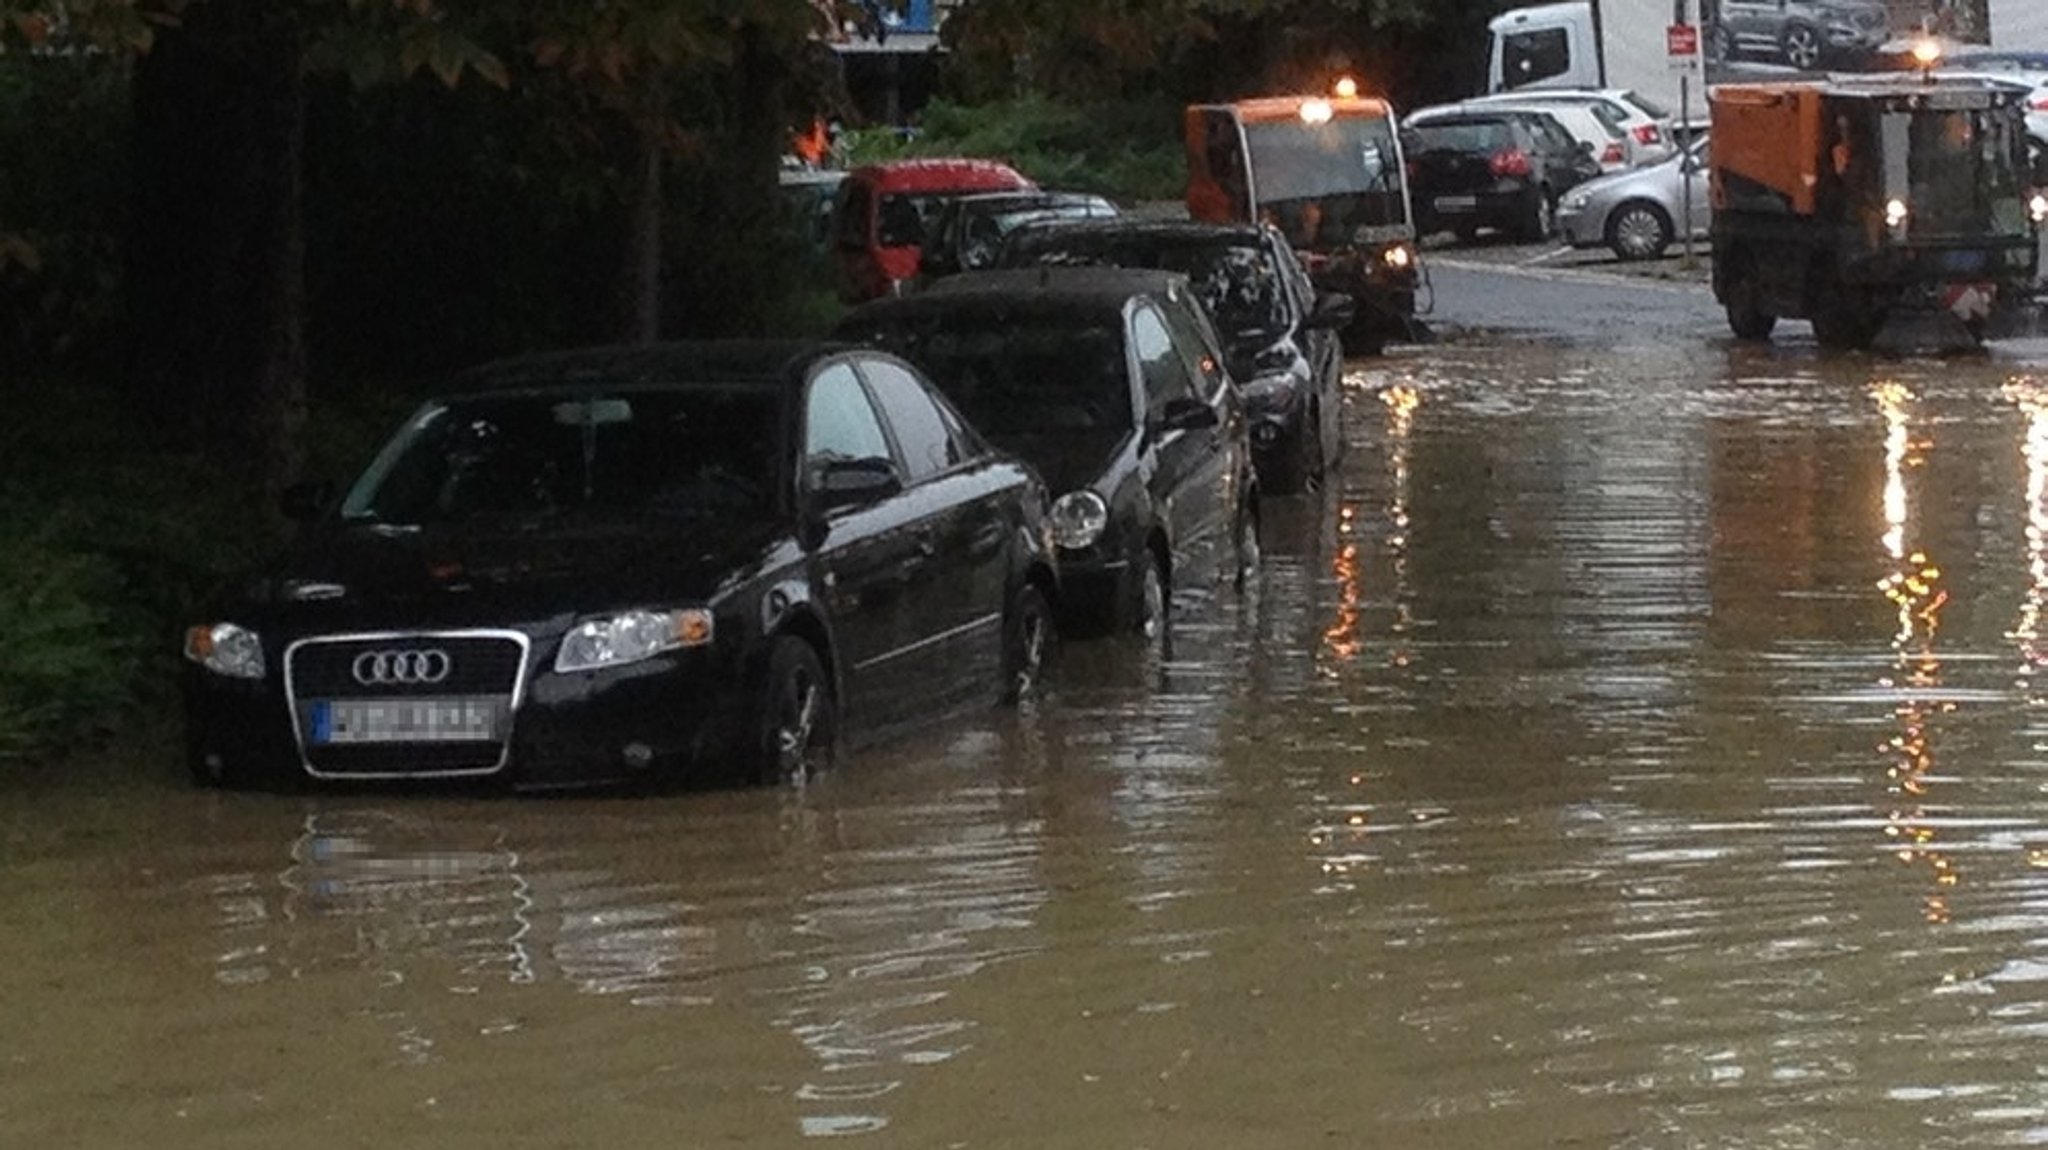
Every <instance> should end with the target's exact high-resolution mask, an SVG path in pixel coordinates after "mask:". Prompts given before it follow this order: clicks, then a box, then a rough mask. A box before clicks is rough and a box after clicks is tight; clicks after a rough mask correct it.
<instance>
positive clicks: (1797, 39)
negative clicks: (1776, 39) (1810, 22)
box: [1780, 24, 1820, 72]
mask: <svg viewBox="0 0 2048 1150" xmlns="http://www.w3.org/2000/svg"><path fill="white" fill-rule="evenodd" d="M1780 47H1782V48H1783V49H1784V52H1785V63H1787V64H1790V65H1791V66H1792V67H1794V68H1797V69H1799V70H1800V71H1802V72H1810V71H1812V70H1813V69H1814V68H1816V67H1818V66H1819V65H1820V33H1818V32H1816V31H1814V30H1813V29H1812V28H1809V27H1807V26H1806V25H1804V24H1794V25H1793V26H1792V27H1790V28H1787V29H1786V30H1785V39H1784V40H1783V41H1782V42H1781V44H1780Z"/></svg>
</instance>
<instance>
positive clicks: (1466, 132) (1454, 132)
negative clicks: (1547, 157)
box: [1412, 120, 1515, 152]
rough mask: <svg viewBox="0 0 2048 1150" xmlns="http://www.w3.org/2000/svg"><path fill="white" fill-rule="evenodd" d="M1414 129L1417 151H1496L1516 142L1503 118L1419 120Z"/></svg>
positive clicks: (1415, 149) (1511, 145)
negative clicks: (1428, 122) (1425, 121)
mask: <svg viewBox="0 0 2048 1150" xmlns="http://www.w3.org/2000/svg"><path fill="white" fill-rule="evenodd" d="M1414 133H1415V147H1414V148H1413V149H1412V150H1413V151H1416V152H1497V151H1499V150H1501V149H1502V148H1508V147H1513V146H1514V142H1515V137H1514V133H1513V131H1512V130H1511V129H1509V127H1508V125H1507V123H1506V121H1503V120H1446V121H1440V122H1437V123H1433V124H1419V125H1417V126H1416V127H1415V129H1414Z"/></svg>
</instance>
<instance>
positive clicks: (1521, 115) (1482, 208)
mask: <svg viewBox="0 0 2048 1150" xmlns="http://www.w3.org/2000/svg"><path fill="white" fill-rule="evenodd" d="M1403 150H1404V151H1405V152H1406V153H1407V156H1408V167H1409V172H1410V178H1409V182H1408V188H1409V194H1410V195H1411V196H1412V197H1413V198H1414V203H1415V232H1416V234H1417V235H1423V236H1426V235H1430V234H1432V233H1434V232H1441V231H1450V232H1455V233H1456V234H1457V236H1458V238H1459V239H1461V240H1467V241H1469V240H1471V239H1472V238H1473V237H1475V236H1477V235H1478V234H1479V229H1481V228H1498V229H1500V230H1501V231H1505V232H1508V233H1510V234H1511V235H1514V236H1515V237H1517V238H1519V239H1523V240H1546V239H1549V238H1550V236H1551V234H1552V233H1553V232H1555V231H1556V230H1557V201H1558V200H1559V199H1560V198H1562V197H1563V195H1564V194H1565V193H1566V192H1568V191H1570V190H1571V189H1572V188H1575V187H1577V186H1578V185H1580V184H1582V183H1585V182H1586V181H1587V180H1590V179H1592V178H1594V177H1595V176H1598V175H1599V174H1600V162H1599V161H1598V160H1597V159H1595V158H1594V156H1593V149H1592V146H1591V145H1589V144H1584V143H1581V142H1580V141H1579V140H1578V139H1576V138H1575V137H1573V136H1572V134H1571V133H1570V132H1568V131H1566V130H1565V128H1564V125H1562V124H1559V123H1558V122H1557V121H1556V120H1555V119H1553V118H1552V117H1550V116H1548V115H1545V114H1544V113H1542V112H1536V111H1524V110H1507V109H1493V110H1489V109H1487V108H1486V107H1485V106H1484V105H1477V104H1475V105H1468V106H1451V107H1444V108H1429V109H1424V110H1422V111H1419V112H1416V113H1415V114H1414V115H1412V116H1410V117H1409V118H1408V123H1407V127H1406V129H1405V130H1404V136H1403Z"/></svg>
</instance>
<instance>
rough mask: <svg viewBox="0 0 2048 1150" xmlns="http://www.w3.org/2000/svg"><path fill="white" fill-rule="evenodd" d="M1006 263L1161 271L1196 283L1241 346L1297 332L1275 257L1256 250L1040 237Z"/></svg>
mask: <svg viewBox="0 0 2048 1150" xmlns="http://www.w3.org/2000/svg"><path fill="white" fill-rule="evenodd" d="M1005 262H1007V263H1010V264H1012V266H1018V265H1036V264H1050V265H1059V266H1080V267H1123V268H1156V269H1159V270H1161V271H1169V272H1179V273H1180V274H1182V275H1184V276H1186V277H1188V283H1189V286H1190V287H1192V288H1193V289H1194V293H1195V297H1196V298H1197V299H1199V300H1201V301H1202V305H1203V306H1204V307H1205V308H1207V309H1208V311H1209V317H1210V318H1211V319H1212V320H1214V321H1215V324H1216V330H1217V331H1218V332H1219V333H1221V334H1222V335H1223V337H1224V338H1225V339H1228V340H1231V341H1233V342H1235V341H1238V340H1243V339H1247V338H1252V337H1260V336H1264V337H1275V336H1279V335H1282V334H1285V333H1286V332H1287V331H1288V330H1289V329H1290V328H1292V327H1293V326H1294V318H1295V317H1294V310H1293V306H1292V304H1291V303H1290V302H1289V298H1288V295H1287V291H1286V289H1285V287H1284V286H1283V285H1282V283H1281V279H1280V269H1279V268H1278V267H1277V266H1275V264H1274V262H1273V257H1272V254H1271V253H1270V252H1268V251H1266V250H1265V249H1264V248H1262V247H1259V246H1258V245H1256V244H1246V243H1227V242H1218V241H1216V240H1213V239H1206V238H1198V239H1195V240H1192V241H1190V240H1187V239H1179V238H1174V237H1170V236H1147V235H1143V234H1131V235H1125V236H1116V235H1110V234H1096V235H1092V236H1090V235H1085V234H1081V233H1070V234H1063V233H1061V232H1058V231H1043V232H1037V233H1033V234H1032V235H1031V237H1030V239H1029V240H1028V241H1027V242H1026V243H1024V244H1023V245H1021V246H1019V247H1018V248H1017V249H1016V250H1014V251H1013V252H1011V253H1008V256H1007V258H1006V260H1005Z"/></svg>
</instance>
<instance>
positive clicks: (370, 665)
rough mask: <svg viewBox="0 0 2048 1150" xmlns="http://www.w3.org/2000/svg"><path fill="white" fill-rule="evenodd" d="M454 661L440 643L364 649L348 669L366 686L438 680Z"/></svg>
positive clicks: (446, 675)
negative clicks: (420, 648)
mask: <svg viewBox="0 0 2048 1150" xmlns="http://www.w3.org/2000/svg"><path fill="white" fill-rule="evenodd" d="M454 667H455V663H454V661H453V660H451V659H450V658H448V652H446V651H443V650H441V649H440V648H438V647H430V648H428V649H426V650H424V651H365V652H363V653H362V654H360V655H357V656H356V661H355V662H353V663H351V664H349V668H348V669H349V673H350V674H352V675H354V676H355V678H356V682H358V683H361V684H362V685H363V686H365V687H377V686H390V685H392V684H394V683H438V682H440V681H441V680H443V679H445V678H447V677H448V672H449V671H451V670H453V669H454Z"/></svg>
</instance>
